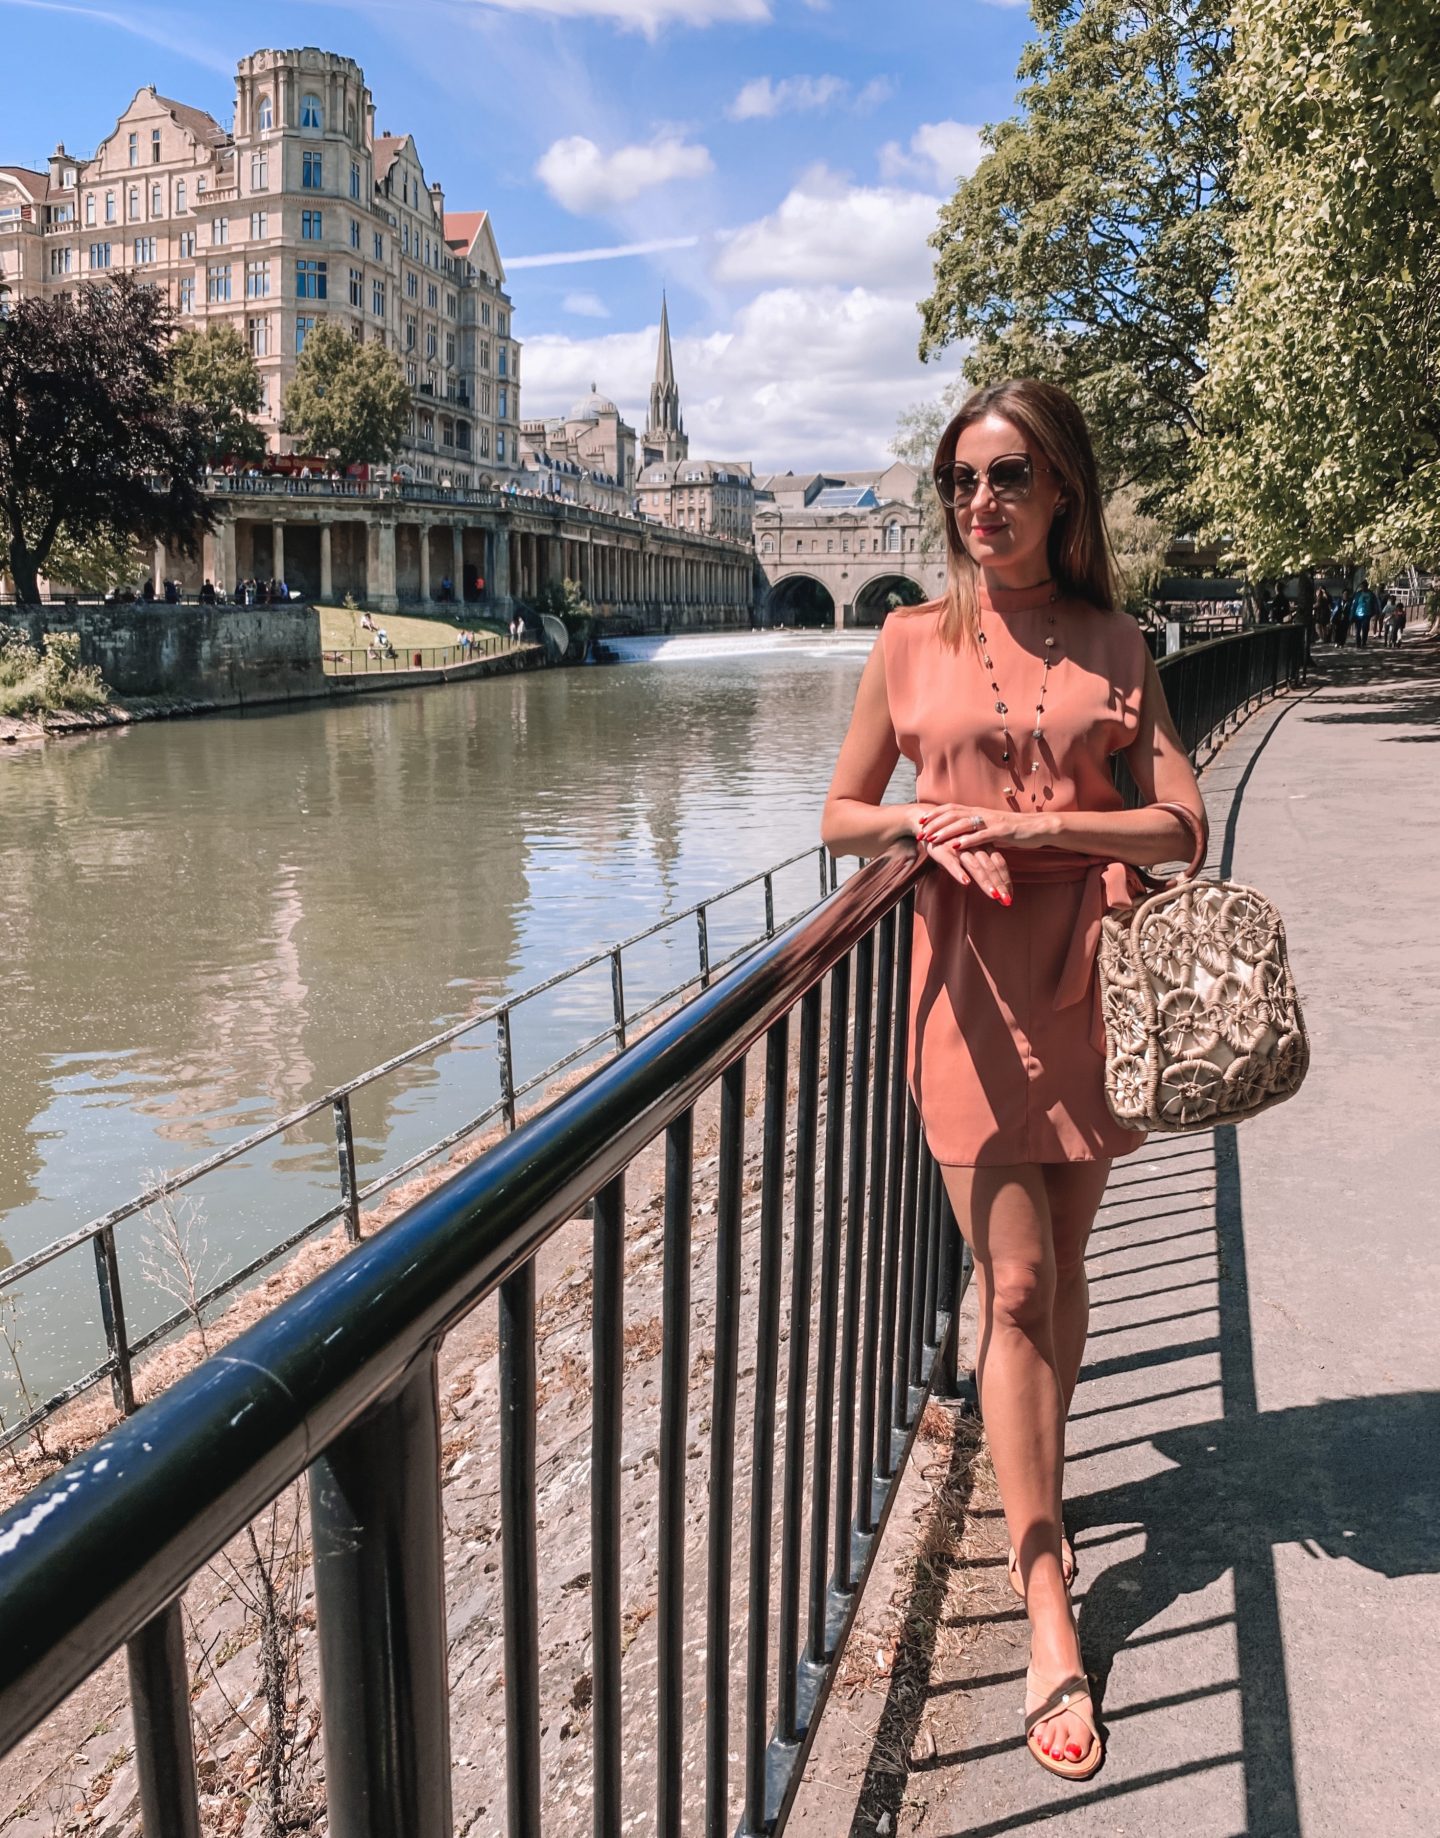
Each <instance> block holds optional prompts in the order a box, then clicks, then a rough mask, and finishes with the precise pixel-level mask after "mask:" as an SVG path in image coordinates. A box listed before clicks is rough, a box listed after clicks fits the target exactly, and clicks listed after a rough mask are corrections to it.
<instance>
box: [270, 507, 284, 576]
mask: <svg viewBox="0 0 1440 1838" xmlns="http://www.w3.org/2000/svg"><path fill="white" fill-rule="evenodd" d="M270 575H271V578H272V580H276V581H283V580H284V579H285V525H284V524H283V523H281V522H280V521H279V520H278V519H277V520H276V521H275V522H274V523H272V524H271V525H270Z"/></svg>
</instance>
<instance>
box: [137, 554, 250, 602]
mask: <svg viewBox="0 0 1440 1838" xmlns="http://www.w3.org/2000/svg"><path fill="white" fill-rule="evenodd" d="M169 569H170V556H169V553H168V551H167V550H166V547H165V545H164V543H163V542H157V543H156V545H155V598H156V599H157V600H163V599H164V598H165V577H166V575H167V574H168V573H169ZM232 585H233V583H232Z"/></svg>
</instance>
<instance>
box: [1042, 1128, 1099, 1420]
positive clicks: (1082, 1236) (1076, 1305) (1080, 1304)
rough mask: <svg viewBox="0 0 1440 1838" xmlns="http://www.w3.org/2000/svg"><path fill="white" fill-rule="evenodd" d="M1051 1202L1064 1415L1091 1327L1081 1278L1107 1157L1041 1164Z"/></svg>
mask: <svg viewBox="0 0 1440 1838" xmlns="http://www.w3.org/2000/svg"><path fill="white" fill-rule="evenodd" d="M1042 1173H1043V1174H1044V1177H1045V1193H1046V1197H1047V1198H1048V1199H1049V1202H1050V1229H1051V1234H1052V1243H1053V1244H1054V1246H1055V1308H1054V1312H1053V1314H1052V1317H1051V1318H1052V1320H1053V1322H1054V1333H1055V1364H1056V1367H1057V1368H1058V1370H1059V1373H1060V1389H1061V1392H1062V1393H1063V1395H1064V1399H1065V1415H1066V1416H1067V1417H1068V1416H1069V1415H1070V1404H1071V1400H1072V1399H1073V1398H1074V1396H1075V1386H1076V1384H1077V1383H1078V1381H1079V1378H1080V1363H1081V1361H1082V1360H1083V1359H1084V1357H1085V1336H1086V1334H1087V1332H1088V1331H1089V1327H1090V1285H1089V1283H1088V1282H1087V1281H1086V1279H1085V1247H1086V1245H1087V1244H1088V1243H1089V1240H1090V1228H1091V1227H1092V1226H1093V1225H1094V1223H1095V1215H1096V1213H1097V1212H1098V1211H1099V1209H1100V1201H1101V1198H1102V1197H1103V1195H1104V1192H1105V1183H1106V1182H1107V1181H1108V1180H1109V1178H1110V1163H1109V1162H1051V1163H1047V1164H1046V1166H1045V1167H1044V1168H1043V1169H1042Z"/></svg>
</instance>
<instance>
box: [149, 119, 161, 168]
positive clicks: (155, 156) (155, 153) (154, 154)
mask: <svg viewBox="0 0 1440 1838" xmlns="http://www.w3.org/2000/svg"><path fill="white" fill-rule="evenodd" d="M150 164H151V165H152V166H158V165H159V164H160V130H159V128H151V130H150Z"/></svg>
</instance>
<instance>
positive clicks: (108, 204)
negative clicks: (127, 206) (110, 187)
mask: <svg viewBox="0 0 1440 1838" xmlns="http://www.w3.org/2000/svg"><path fill="white" fill-rule="evenodd" d="M105 221H106V223H114V221H115V194H114V192H113V191H107V192H106V194H105Z"/></svg>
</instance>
